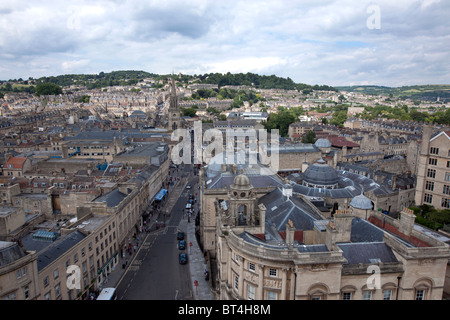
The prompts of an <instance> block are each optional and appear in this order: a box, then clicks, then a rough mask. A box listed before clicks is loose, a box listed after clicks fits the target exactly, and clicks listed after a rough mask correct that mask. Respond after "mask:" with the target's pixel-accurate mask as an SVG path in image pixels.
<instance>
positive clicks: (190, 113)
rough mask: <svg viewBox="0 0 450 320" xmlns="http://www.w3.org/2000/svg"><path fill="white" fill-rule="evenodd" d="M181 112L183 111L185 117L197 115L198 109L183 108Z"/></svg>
mask: <svg viewBox="0 0 450 320" xmlns="http://www.w3.org/2000/svg"><path fill="white" fill-rule="evenodd" d="M181 112H182V113H183V116H184V117H195V114H196V113H197V110H195V109H194V108H182V109H181Z"/></svg>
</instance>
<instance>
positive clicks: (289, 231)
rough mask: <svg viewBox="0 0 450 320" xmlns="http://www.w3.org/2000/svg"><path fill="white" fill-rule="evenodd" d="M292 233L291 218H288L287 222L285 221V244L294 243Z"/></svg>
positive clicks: (293, 230) (290, 244)
mask: <svg viewBox="0 0 450 320" xmlns="http://www.w3.org/2000/svg"><path fill="white" fill-rule="evenodd" d="M294 234H295V228H294V223H293V222H292V220H290V219H289V221H288V223H286V240H285V241H286V244H287V245H288V246H292V245H293V244H294Z"/></svg>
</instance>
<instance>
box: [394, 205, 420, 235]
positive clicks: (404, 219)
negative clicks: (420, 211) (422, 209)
mask: <svg viewBox="0 0 450 320" xmlns="http://www.w3.org/2000/svg"><path fill="white" fill-rule="evenodd" d="M415 220H416V216H415V215H414V211H412V210H411V209H408V208H403V210H402V211H401V212H400V226H399V228H398V231H400V232H401V233H403V234H405V235H407V236H409V235H411V232H412V230H413V228H414V222H415Z"/></svg>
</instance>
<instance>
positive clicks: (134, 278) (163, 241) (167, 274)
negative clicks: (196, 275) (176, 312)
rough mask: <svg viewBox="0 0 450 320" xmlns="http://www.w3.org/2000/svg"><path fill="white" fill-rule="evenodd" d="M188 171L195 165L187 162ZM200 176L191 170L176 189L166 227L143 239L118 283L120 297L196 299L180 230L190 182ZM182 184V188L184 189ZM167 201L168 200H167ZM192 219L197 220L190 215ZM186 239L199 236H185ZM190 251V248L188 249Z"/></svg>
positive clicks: (186, 172) (190, 190)
mask: <svg viewBox="0 0 450 320" xmlns="http://www.w3.org/2000/svg"><path fill="white" fill-rule="evenodd" d="M182 172H183V173H184V175H188V174H190V173H191V172H192V170H191V166H185V167H184V170H183V171H182ZM197 181H198V177H197V176H194V175H192V174H190V175H189V176H188V179H186V178H184V179H182V180H181V181H180V182H181V183H179V185H178V186H177V187H176V188H175V189H174V190H173V191H172V192H177V191H178V192H179V193H180V195H179V197H177V195H175V196H174V197H173V198H172V201H175V203H174V204H173V208H172V210H171V211H170V212H169V216H168V217H167V218H166V221H165V227H163V228H161V229H158V230H156V231H152V232H151V233H147V234H144V235H143V239H142V240H143V243H142V245H141V246H140V247H139V249H138V251H137V252H136V254H135V256H134V257H133V260H131V261H130V265H129V267H128V269H127V270H126V272H125V274H124V276H123V278H122V280H121V281H120V283H119V285H118V287H117V293H118V299H119V300H191V299H193V292H192V284H191V277H190V272H189V260H188V264H184V265H182V264H180V263H179V261H178V254H179V253H180V252H181V251H182V250H179V249H178V246H177V244H178V241H177V232H178V231H185V230H181V229H180V222H182V219H184V222H183V223H187V217H185V218H183V209H184V208H185V206H186V203H187V201H188V197H189V194H190V193H192V192H194V191H193V190H192V189H186V188H185V185H186V184H191V185H192V186H194V185H195V184H196V183H197ZM181 188H182V189H181ZM165 205H167V203H166V204H165ZM189 223H194V219H190V222H189ZM185 240H186V243H189V241H195V239H185ZM185 251H186V252H188V248H186V250H185Z"/></svg>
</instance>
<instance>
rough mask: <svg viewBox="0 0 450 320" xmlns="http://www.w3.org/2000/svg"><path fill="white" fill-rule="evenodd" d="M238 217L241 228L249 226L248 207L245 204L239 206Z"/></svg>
mask: <svg viewBox="0 0 450 320" xmlns="http://www.w3.org/2000/svg"><path fill="white" fill-rule="evenodd" d="M237 216H238V225H239V226H245V225H247V206H246V205H245V204H241V205H239V207H238V212H237Z"/></svg>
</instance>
